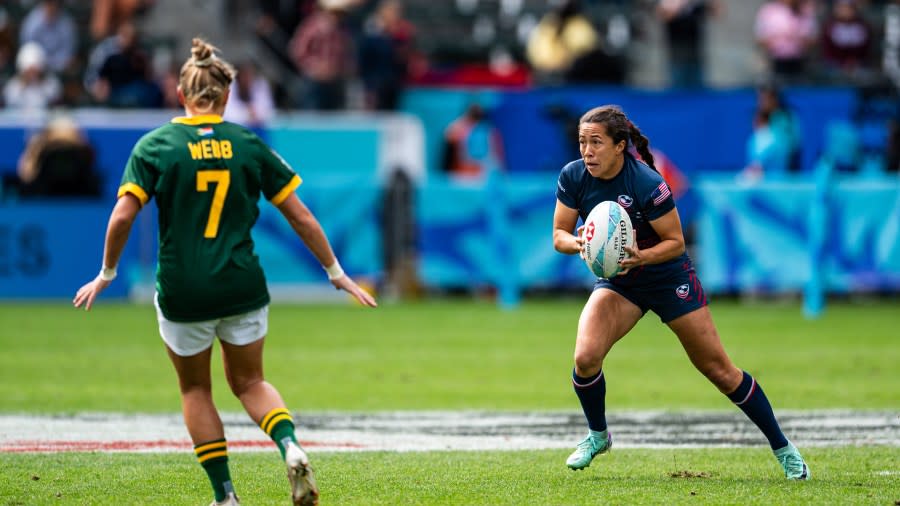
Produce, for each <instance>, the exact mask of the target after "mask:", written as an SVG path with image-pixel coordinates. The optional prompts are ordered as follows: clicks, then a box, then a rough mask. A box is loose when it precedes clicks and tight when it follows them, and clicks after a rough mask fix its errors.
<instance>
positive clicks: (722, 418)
mask: <svg viewBox="0 0 900 506" xmlns="http://www.w3.org/2000/svg"><path fill="white" fill-rule="evenodd" d="M222 420H223V422H224V423H225V434H226V437H227V438H228V446H229V449H230V450H232V451H263V450H265V451H270V450H271V449H272V442H271V441H269V439H268V438H267V437H266V436H265V434H264V433H263V432H262V431H261V430H260V429H259V428H258V427H257V426H256V425H255V424H253V422H251V421H250V419H249V417H247V415H245V414H243V413H226V414H223V415H222ZM294 420H295V422H296V423H297V434H298V435H299V437H300V440H301V443H302V444H303V445H304V446H305V447H307V448H309V449H310V450H313V451H401V452H403V451H435V450H526V449H546V448H570V447H572V446H573V445H574V444H575V443H576V442H577V441H579V440H580V439H581V438H583V437H584V434H585V432H586V430H587V428H586V425H585V422H584V417H583V416H582V415H581V414H580V413H576V412H546V413H515V412H484V411H398V412H380V413H317V414H301V415H295V417H294ZM779 420H780V423H781V426H782V429H783V430H784V431H785V434H786V435H787V436H788V437H789V438H790V439H791V440H792V441H793V442H794V443H795V444H797V446H800V447H809V446H852V445H887V446H900V413H891V412H869V411H797V412H783V413H780V414H779ZM608 422H609V427H610V430H611V431H612V433H613V438H614V442H615V446H616V447H617V448H712V447H736V446H754V447H765V446H766V443H765V439H764V438H763V436H762V434H760V433H759V431H758V430H757V428H756V427H755V426H754V425H753V424H752V423H751V422H750V421H749V420H747V419H746V418H745V417H744V416H743V414H742V413H740V412H674V413H667V412H661V411H634V412H616V413H611V414H610V416H609V420H608ZM190 449H191V443H190V439H189V438H188V435H187V430H186V429H185V428H184V425H183V423H182V418H181V415H176V414H163V415H148V414H143V415H141V414H138V415H133V414H127V415H126V414H119V413H81V414H76V415H44V416H40V415H28V414H8V415H0V453H31V452H60V451H129V452H170V451H184V450H190Z"/></svg>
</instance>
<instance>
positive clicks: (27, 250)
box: [0, 201, 138, 299]
mask: <svg viewBox="0 0 900 506" xmlns="http://www.w3.org/2000/svg"><path fill="white" fill-rule="evenodd" d="M110 210H111V205H110V204H96V203H93V202H74V201H73V202H66V203H61V202H45V203H40V204H38V203H19V204H17V205H15V206H0V298H16V299H26V298H50V297H67V298H69V299H71V298H72V297H74V296H75V292H76V290H78V288H79V287H80V286H81V285H82V284H84V283H86V282H88V281H90V280H91V279H93V278H94V276H96V275H97V273H98V272H99V271H100V263H101V262H102V261H103V257H102V255H103V238H104V235H105V233H106V223H107V221H108V219H109V213H110ZM137 242H138V241H133V242H132V243H130V244H129V246H128V247H127V248H126V251H125V254H124V255H123V262H124V264H126V265H127V264H128V263H129V262H130V260H131V259H133V258H134V257H135V255H134V251H135V250H136V248H137V246H136V244H137ZM123 278H126V279H127V277H125V276H123ZM128 286H129V284H128V282H127V280H126V281H125V282H121V281H120V282H117V283H113V284H112V285H111V286H110V288H109V289H108V290H107V291H106V292H104V295H103V296H111V297H121V296H124V295H126V294H127V293H128Z"/></svg>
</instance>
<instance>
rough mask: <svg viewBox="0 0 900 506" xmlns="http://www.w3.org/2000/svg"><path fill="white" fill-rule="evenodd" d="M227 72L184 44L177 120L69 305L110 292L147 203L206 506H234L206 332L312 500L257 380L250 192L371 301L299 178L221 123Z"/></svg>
mask: <svg viewBox="0 0 900 506" xmlns="http://www.w3.org/2000/svg"><path fill="white" fill-rule="evenodd" d="M234 74H235V72H234V68H233V67H232V66H231V65H230V64H229V63H228V62H226V61H225V60H223V59H221V58H219V56H218V55H217V54H216V48H215V47H213V46H211V45H210V44H208V43H206V42H205V41H203V40H201V39H194V41H193V47H192V49H191V57H190V58H189V59H188V60H187V61H186V62H185V63H184V65H183V66H182V67H181V74H180V78H179V84H178V97H179V100H180V101H181V102H182V103H183V105H184V111H185V116H183V117H178V118H175V119H173V120H172V121H171V122H170V123H168V124H166V125H163V126H161V127H159V128H157V129H155V130H153V131H152V132H150V133H148V134H147V135H145V136H144V137H142V138H141V139H140V140H139V141H138V143H137V144H136V145H135V147H134V150H133V151H132V153H131V156H130V158H129V160H128V164H127V166H126V168H125V174H124V175H123V177H122V184H121V186H120V188H119V192H118V201H117V202H116V206H115V208H114V209H113V211H112V215H111V216H110V219H109V224H108V226H107V231H106V241H105V247H104V252H103V266H102V269H101V271H100V273H99V274H98V276H97V277H96V278H95V279H94V280H93V281H91V282H89V283H88V284H86V285H84V286H83V287H81V288H80V289H79V290H78V293H77V294H76V295H75V299H74V301H73V303H74V305H75V306H76V307H84V308H85V309H90V308H91V306H92V305H93V303H94V301H95V300H96V298H97V295H99V294H100V292H102V291H103V290H104V289H105V288H106V287H107V286H109V284H110V283H111V282H112V280H113V279H114V278H115V276H116V265H117V264H118V262H119V258H120V257H121V254H122V250H123V248H124V247H125V243H126V241H127V240H128V235H129V232H130V231H131V225H132V223H133V222H134V219H135V217H136V216H137V214H138V212H139V211H140V210H141V208H142V207H143V206H144V205H145V204H146V203H147V202H148V201H149V200H150V199H151V198H152V197H156V205H157V207H158V209H159V262H158V268H157V273H156V297H155V303H156V309H157V319H158V321H159V331H160V335H161V336H162V339H163V341H164V342H165V344H166V348H167V350H168V354H169V357H170V358H171V360H172V363H173V364H174V366H175V371H176V372H177V374H178V381H179V384H180V387H181V397H182V411H183V414H184V421H185V424H186V425H187V429H188V432H189V433H190V435H191V439H192V441H193V443H194V451H195V453H196V455H197V459H198V461H199V462H200V464H201V465H202V466H203V468H204V469H205V470H206V473H207V475H208V476H209V480H210V482H211V484H212V488H213V491H214V494H215V501H214V502H213V504H230V505H233V504H238V499H237V495H236V494H235V491H234V487H233V485H232V482H231V477H230V475H229V471H228V451H227V446H226V442H225V432H224V429H223V427H222V421H221V419H220V418H219V414H218V412H217V411H216V407H215V405H214V404H213V399H212V392H211V380H210V356H211V352H212V342H213V340H214V339H215V338H216V337H218V338H219V341H220V342H221V346H222V355H223V359H224V363H225V375H226V377H227V379H228V384H229V385H230V386H231V391H232V392H233V393H234V395H235V396H237V397H238V399H240V401H241V403H242V404H243V406H244V408H245V409H246V410H247V413H248V414H249V415H250V417H251V418H253V420H254V421H255V422H256V423H257V424H259V426H260V427H261V428H262V429H263V430H264V431H265V432H266V433H267V434H268V435H269V436H270V437H271V438H272V440H273V441H274V442H275V444H276V445H277V446H278V449H279V450H280V452H281V455H282V457H283V458H284V460H285V463H286V466H287V470H288V477H289V479H290V482H291V495H292V499H293V501H294V504H303V505H307V504H317V502H318V494H319V492H318V489H317V488H316V484H315V479H314V477H313V471H312V468H311V467H310V465H309V459H308V458H307V456H306V454H305V453H304V451H303V450H302V449H301V448H300V446H299V444H298V443H297V439H296V436H295V435H294V424H293V419H292V417H291V414H290V412H289V411H288V410H287V408H286V407H285V404H284V401H283V400H282V399H281V396H280V395H279V393H278V391H277V390H276V389H275V388H274V387H273V386H272V385H270V384H269V383H267V382H266V381H265V379H264V378H263V366H262V352H263V342H264V340H265V339H264V338H265V336H266V331H267V326H268V305H269V293H268V290H267V288H266V280H265V277H264V275H263V271H262V268H261V267H260V265H259V260H258V258H257V256H256V255H255V253H254V252H253V240H252V238H251V236H250V229H251V228H252V227H253V225H254V223H256V219H257V217H258V216H259V207H258V205H257V202H258V200H259V197H260V194H262V195H263V196H264V197H265V198H266V199H267V200H269V201H271V202H272V204H273V205H275V206H276V207H278V209H279V211H281V213H282V214H283V215H284V217H285V218H286V219H287V221H288V222H289V223H290V224H291V227H292V228H293V229H294V231H295V232H296V233H297V235H299V236H300V239H302V240H303V242H304V244H305V245H306V247H307V248H309V250H310V251H311V252H312V254H313V255H314V256H315V257H316V259H318V260H319V262H321V264H322V265H323V266H324V269H325V272H326V274H327V275H328V279H329V280H330V281H331V283H332V284H333V285H334V286H335V287H336V288H338V289H342V290H345V291H347V292H348V293H350V294H351V295H353V296H354V297H355V298H356V299H357V300H358V301H359V302H360V303H361V304H363V305H365V306H370V307H375V306H376V303H375V300H374V299H373V298H372V296H371V295H369V294H368V293H366V292H365V291H364V290H362V289H361V288H360V287H359V286H358V285H357V284H356V283H355V282H354V281H353V280H352V279H350V277H349V276H347V275H346V274H344V272H343V270H342V269H341V266H340V264H339V263H338V260H337V258H336V257H335V255H334V253H333V252H332V249H331V246H330V244H329V242H328V238H327V237H326V236H325V233H324V232H323V231H322V227H321V226H320V225H319V222H318V221H317V220H316V218H315V216H313V214H312V213H311V212H310V211H309V210H308V209H307V208H306V206H304V205H303V203H302V202H300V199H298V198H297V195H296V194H295V193H294V190H295V189H296V188H297V186H299V185H300V177H299V176H298V175H297V174H296V173H295V172H294V171H293V170H292V169H291V167H290V166H288V165H287V163H286V162H285V161H284V160H283V159H282V158H281V157H280V156H278V155H277V154H276V153H275V152H274V151H272V150H271V149H270V148H269V147H268V146H266V144H265V143H264V142H263V141H262V140H261V139H260V138H259V137H257V136H256V135H255V134H253V133H252V132H251V131H249V130H247V129H246V128H244V127H242V126H239V125H236V124H233V123H229V122H226V121H223V120H222V113H223V112H224V110H225V104H226V102H227V101H228V90H229V85H230V84H231V81H232V79H233V78H234Z"/></svg>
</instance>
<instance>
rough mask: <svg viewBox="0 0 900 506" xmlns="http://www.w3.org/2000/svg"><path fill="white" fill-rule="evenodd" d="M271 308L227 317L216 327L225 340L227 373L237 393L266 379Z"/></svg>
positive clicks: (223, 352) (229, 381) (220, 337)
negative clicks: (264, 367)
mask: <svg viewBox="0 0 900 506" xmlns="http://www.w3.org/2000/svg"><path fill="white" fill-rule="evenodd" d="M268 321H269V307H268V306H265V307H262V308H260V309H257V310H254V311H250V312H247V313H244V314H240V315H235V316H231V317H228V318H223V319H222V320H221V321H220V322H219V324H218V326H217V327H216V333H217V334H218V336H219V341H221V343H222V358H223V362H224V366H225V376H226V378H227V379H228V383H229V385H231V388H232V390H234V391H235V393H240V392H241V391H242V390H243V388H244V387H246V386H247V385H249V384H251V383H254V382H256V381H262V379H263V345H264V344H265V336H266V332H268V327H269V325H268Z"/></svg>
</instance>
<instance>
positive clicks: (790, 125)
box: [0, 0, 900, 194]
mask: <svg viewBox="0 0 900 506" xmlns="http://www.w3.org/2000/svg"><path fill="white" fill-rule="evenodd" d="M746 5H747V4H736V3H729V2H726V1H725V0H635V1H625V0H490V1H488V0H441V1H436V0H260V1H251V0H202V1H197V2H194V3H192V4H191V6H190V11H191V13H193V17H192V15H190V14H191V13H189V12H188V11H186V10H185V4H184V2H181V1H179V0H94V1H92V2H85V1H80V0H9V1H7V2H4V3H2V4H0V89H2V97H0V105H2V107H3V108H4V109H8V110H14V111H17V112H21V113H23V114H27V113H29V112H32V111H38V112H42V111H46V110H47V109H50V108H53V107H57V106H61V107H64V108H65V107H107V108H149V109H153V108H169V109H177V108H179V104H178V99H177V95H176V93H175V88H176V85H177V82H178V73H179V69H180V65H181V63H182V62H183V61H184V58H185V57H186V56H187V51H186V50H182V49H183V45H184V44H186V43H188V42H189V40H190V38H191V37H192V36H195V35H202V36H208V37H209V38H210V40H211V41H212V42H213V43H215V44H218V45H220V46H221V45H223V44H225V45H228V47H227V48H223V50H224V49H227V51H225V57H226V58H227V59H229V60H230V61H233V62H234V63H235V64H236V66H237V68H238V74H237V79H236V80H235V82H234V84H233V85H232V86H233V89H232V93H231V95H230V100H229V103H228V108H227V110H226V113H225V116H226V119H228V120H231V121H236V122H239V123H242V124H245V125H247V126H251V127H255V126H260V125H263V124H265V123H266V122H267V121H268V120H270V119H271V118H272V117H273V116H274V114H275V113H276V111H277V110H320V111H331V110H344V109H354V110H387V111H390V110H394V109H397V108H398V107H399V105H400V100H401V97H402V94H403V91H404V89H405V88H406V87H407V86H410V85H478V86H544V85H558V84H580V83H610V84H625V85H628V84H634V80H633V79H631V78H630V74H631V72H633V69H634V67H636V66H637V65H636V63H638V62H639V60H640V59H641V58H645V56H646V55H647V44H646V40H647V39H648V38H649V37H650V35H649V31H651V30H650V29H648V26H650V28H652V29H654V30H655V33H656V34H657V37H659V38H660V39H661V46H662V47H663V49H664V50H665V58H664V59H663V61H665V62H666V68H665V70H666V72H665V77H666V79H665V80H666V82H667V83H668V85H669V86H670V87H674V88H700V87H704V86H708V85H709V82H710V80H709V77H708V75H707V74H708V71H707V69H705V68H704V62H706V61H708V60H709V58H708V53H709V48H708V47H707V45H708V40H707V39H708V34H709V26H708V25H709V24H710V23H717V22H722V21H723V20H726V19H728V16H729V10H737V9H738V7H741V6H743V7H745V8H746ZM756 6H758V7H756ZM753 9H754V10H755V13H754V14H755V17H754V18H753V19H743V18H741V19H734V18H732V19H731V20H730V21H729V23H730V25H729V26H734V25H735V23H737V24H738V25H740V26H745V27H746V28H747V29H748V30H751V29H752V33H753V39H754V41H755V47H753V48H750V51H751V52H755V54H756V55H757V59H758V61H759V62H760V63H761V65H760V66H759V68H758V69H755V70H754V72H755V73H754V75H753V78H752V79H751V80H750V81H749V82H747V83H745V84H748V85H749V84H753V85H759V84H760V83H763V84H762V86H760V88H759V104H758V107H757V110H756V112H755V115H754V118H753V119H752V121H753V134H752V136H751V138H750V139H749V140H748V145H747V166H746V169H745V171H744V172H743V175H744V176H745V177H747V178H751V179H752V178H758V177H759V176H760V175H761V174H763V173H764V172H765V173H775V172H790V171H794V170H797V168H798V166H799V159H800V155H799V149H800V146H801V145H802V142H801V139H800V132H799V127H798V122H797V118H796V117H795V115H794V113H793V112H792V111H791V107H790V104H789V103H787V102H786V101H785V100H784V99H783V96H782V94H781V91H780V90H781V88H782V87H783V86H785V85H798V84H800V85H850V86H856V87H859V88H860V89H887V90H889V93H890V94H891V95H892V96H893V97H895V96H896V90H897V88H900V0H758V1H756V2H755V6H754V7H753ZM194 11H199V12H194ZM210 13H215V15H213V14H210ZM732 15H734V14H732ZM154 19H155V21H154ZM160 19H161V21H160ZM648 23H649V25H648ZM751 25H752V26H751ZM179 45H181V46H182V47H179ZM235 49H237V51H235ZM896 118H897V117H896V116H895V117H894V118H893V119H892V123H891V125H892V126H891V130H890V136H889V139H888V142H887V151H888V152H887V154H886V155H885V156H884V159H885V160H886V163H887V165H888V168H890V169H894V170H896V168H897V167H898V166H900V126H898V125H900V122H898V121H897V119H896ZM57 128H61V129H62V130H61V131H62V132H63V133H62V134H60V135H56V134H54V133H53V132H50V130H55V129H57ZM71 130H72V125H68V124H65V123H63V124H60V125H55V126H54V128H53V129H51V128H50V127H48V132H45V134H46V136H47V137H48V138H49V139H65V142H63V143H62V144H63V145H64V146H63V147H64V148H65V149H70V148H71V147H72V146H73V145H75V144H79V143H81V144H84V142H83V139H82V138H81V137H79V136H78V135H76V134H75V133H73V132H72V131H71ZM834 135H839V133H835V134H834ZM79 139H81V140H79ZM444 144H445V148H444V155H445V156H444V157H443V160H442V165H443V169H444V170H445V171H446V172H448V173H450V174H458V175H463V176H467V177H468V176H472V175H478V174H479V173H482V172H484V170H485V167H497V168H501V169H502V161H503V146H502V141H501V139H500V138H499V135H498V134H497V132H496V129H495V128H494V127H493V126H492V125H491V111H489V110H484V109H483V108H482V106H481V105H479V104H468V105H467V109H466V110H464V111H460V116H459V118H458V119H457V120H456V121H454V122H453V123H452V124H450V125H448V127H447V130H446V132H445V136H444ZM60 145H61V144H60V142H56V141H54V142H42V143H37V144H36V145H35V146H36V147H33V148H29V149H30V151H29V153H27V156H25V157H23V161H22V162H21V163H20V167H19V172H20V179H21V181H22V182H23V183H22V184H25V183H29V184H30V183H31V182H32V181H37V182H38V183H41V181H40V180H38V179H36V174H37V173H38V171H36V170H34V168H33V167H35V166H37V165H39V163H38V162H35V160H44V159H45V158H41V157H40V156H39V154H38V153H39V152H40V151H41V149H39V147H40V146H50V147H53V148H54V149H56V148H58V147H59V146H60ZM658 156H659V157H661V158H664V156H665V155H664V154H662V153H659V154H658ZM79 157H80V158H79ZM25 158H27V159H28V160H25ZM46 158H47V159H52V160H60V161H64V160H79V159H84V160H88V159H90V155H89V154H87V153H82V154H80V155H77V156H74V157H69V158H67V157H66V156H62V157H59V156H55V157H46ZM672 166H673V168H674V170H673V172H677V167H674V164H672ZM69 173H71V171H69ZM67 177H68V176H67ZM29 178H30V179H29ZM42 184H43V183H42ZM45 186H46V185H44V186H35V187H34V188H36V191H37V189H39V188H44V187H45ZM80 191H82V192H83V193H86V194H91V193H93V192H95V189H94V187H93V186H90V187H87V188H84V189H82V190H80Z"/></svg>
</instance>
